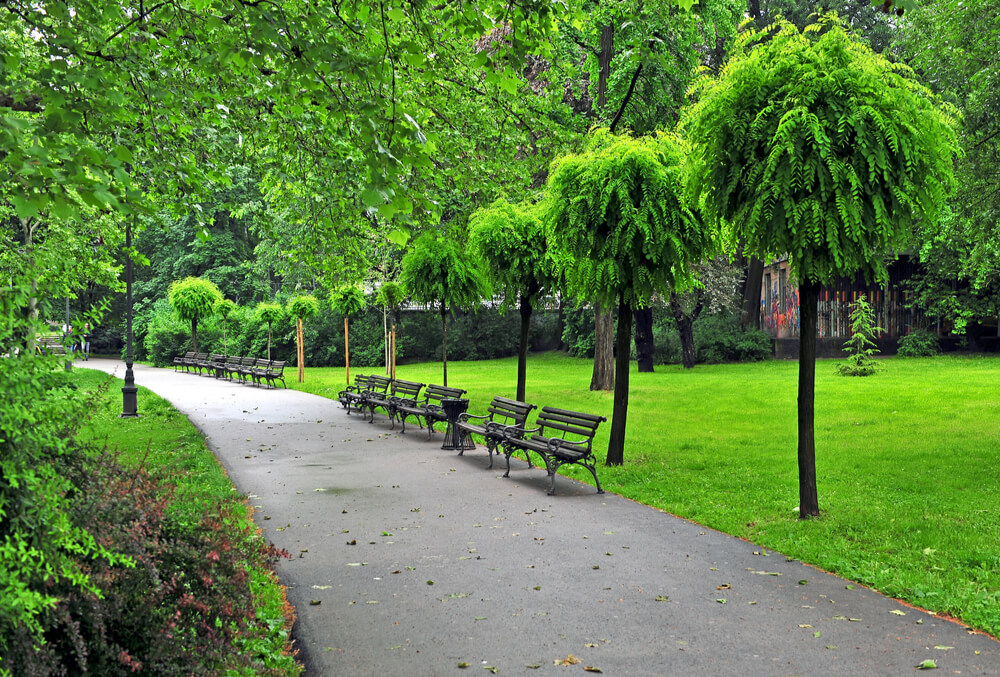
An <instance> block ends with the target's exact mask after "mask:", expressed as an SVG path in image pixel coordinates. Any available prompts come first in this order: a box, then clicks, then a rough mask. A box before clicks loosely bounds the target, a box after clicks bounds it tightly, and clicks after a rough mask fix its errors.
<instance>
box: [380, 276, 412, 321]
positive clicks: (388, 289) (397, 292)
mask: <svg viewBox="0 0 1000 677" xmlns="http://www.w3.org/2000/svg"><path fill="white" fill-rule="evenodd" d="M404 298H406V291H405V290H404V289H403V285H401V284H399V283H398V282H383V283H382V286H381V287H379V288H378V292H377V293H376V294H375V303H377V304H378V305H379V306H381V307H382V308H385V309H386V310H387V311H388V312H390V313H393V312H395V311H396V310H397V309H398V308H399V304H401V303H402V302H403V299H404Z"/></svg>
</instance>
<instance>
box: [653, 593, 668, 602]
mask: <svg viewBox="0 0 1000 677" xmlns="http://www.w3.org/2000/svg"><path fill="white" fill-rule="evenodd" d="M656 601H657V602H669V601H670V598H669V597H667V596H666V595H657V596H656Z"/></svg>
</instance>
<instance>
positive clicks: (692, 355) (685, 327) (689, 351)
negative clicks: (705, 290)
mask: <svg viewBox="0 0 1000 677" xmlns="http://www.w3.org/2000/svg"><path fill="white" fill-rule="evenodd" d="M693 293H694V294H696V297H695V298H696V301H695V304H694V310H692V311H691V312H690V313H686V312H684V302H683V301H682V300H681V297H680V296H679V295H678V294H675V293H673V292H671V294H670V310H671V311H672V312H673V314H674V322H676V323H677V334H678V336H679V337H680V339H681V364H683V365H684V368H685V369H694V363H695V360H696V359H697V357H698V354H697V351H696V350H695V345H694V321H695V320H697V319H698V316H699V315H701V309H702V308H703V307H704V302H705V299H704V296H703V295H702V294H701V293H699V292H697V291H696V292H693Z"/></svg>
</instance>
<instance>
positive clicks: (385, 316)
mask: <svg viewBox="0 0 1000 677" xmlns="http://www.w3.org/2000/svg"><path fill="white" fill-rule="evenodd" d="M382 338H383V339H384V342H383V344H382V346H383V350H382V353H383V354H384V356H385V373H386V375H387V376H389V378H392V363H391V361H390V360H391V359H392V356H391V353H390V351H391V350H392V346H391V345H390V343H389V313H388V312H387V311H386V309H385V308H383V309H382Z"/></svg>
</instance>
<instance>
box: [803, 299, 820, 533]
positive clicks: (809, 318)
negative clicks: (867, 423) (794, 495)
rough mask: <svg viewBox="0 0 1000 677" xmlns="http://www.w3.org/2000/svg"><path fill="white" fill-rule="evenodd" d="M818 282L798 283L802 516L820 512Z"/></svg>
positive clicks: (812, 515) (804, 517) (816, 514)
mask: <svg viewBox="0 0 1000 677" xmlns="http://www.w3.org/2000/svg"><path fill="white" fill-rule="evenodd" d="M819 290H820V285H819V283H818V282H812V281H809V280H804V281H803V282H801V283H800V284H799V318H800V322H801V331H800V332H799V403H798V404H799V517H800V518H801V519H808V518H810V517H816V516H818V515H819V496H818V494H817V492H816V437H815V434H814V428H813V421H814V418H815V400H816V314H817V313H816V310H817V304H818V301H819Z"/></svg>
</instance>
